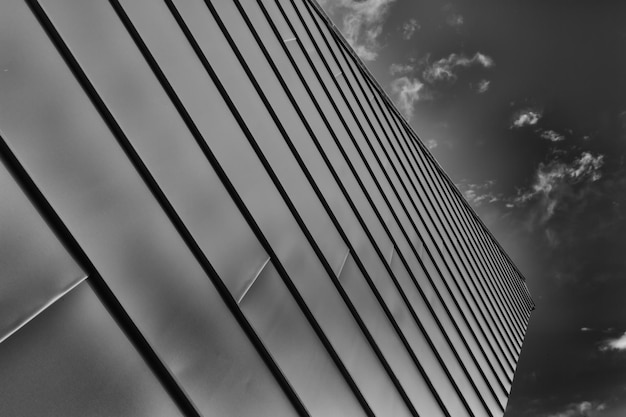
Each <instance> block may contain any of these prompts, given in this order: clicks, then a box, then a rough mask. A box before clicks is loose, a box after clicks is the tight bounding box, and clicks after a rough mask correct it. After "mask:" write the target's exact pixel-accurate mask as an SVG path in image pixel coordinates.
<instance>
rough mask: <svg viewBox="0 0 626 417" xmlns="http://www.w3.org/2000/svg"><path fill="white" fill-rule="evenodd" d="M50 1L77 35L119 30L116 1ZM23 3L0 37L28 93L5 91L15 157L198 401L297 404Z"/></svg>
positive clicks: (271, 407) (247, 407)
mask: <svg viewBox="0 0 626 417" xmlns="http://www.w3.org/2000/svg"><path fill="white" fill-rule="evenodd" d="M47 6H48V7H49V9H50V11H53V12H54V13H51V14H52V15H53V16H52V17H53V18H54V19H55V20H56V22H58V23H59V24H60V26H62V27H64V28H65V35H66V36H67V37H68V39H72V40H74V42H77V43H80V42H79V40H80V41H85V40H87V39H89V37H90V36H102V37H105V38H106V37H107V36H114V34H113V33H111V32H118V33H119V32H121V31H122V29H121V28H120V27H119V22H118V21H117V20H116V17H115V16H114V14H113V11H112V10H111V9H110V6H109V5H108V4H105V3H102V2H96V3H91V2H88V3H84V2H76V4H70V3H67V2H64V3H62V4H60V5H58V7H50V6H52V5H51V4H50V3H48V4H47ZM19 7H22V9H19ZM16 8H17V10H13V11H12V13H10V14H6V15H5V14H2V17H4V16H10V18H6V19H3V24H2V25H0V31H2V32H3V33H5V32H4V31H7V32H6V33H10V35H8V34H7V35H4V36H0V37H2V38H7V37H8V38H11V39H14V40H15V41H16V42H19V45H20V55H19V56H20V60H17V61H13V62H14V64H13V65H15V69H16V71H18V72H19V73H20V74H21V75H22V79H21V86H22V94H23V97H26V98H31V99H30V100H13V101H11V102H7V101H6V97H1V98H0V100H2V102H3V103H2V104H3V106H4V107H5V108H6V107H8V108H10V109H11V112H4V113H2V115H0V125H1V126H3V130H4V132H5V134H6V136H7V139H8V141H9V143H10V145H11V146H12V147H13V148H14V150H15V152H16V154H17V156H18V158H20V160H22V161H23V163H24V165H25V166H26V167H27V169H29V171H30V173H31V175H32V177H33V179H34V180H35V182H36V183H37V184H38V185H40V188H41V189H42V191H43V192H44V194H45V195H46V196H48V198H49V200H50V202H51V204H52V205H53V206H54V207H55V208H56V209H57V211H58V213H59V215H60V216H61V217H62V218H63V219H64V220H65V221H66V223H67V225H68V227H69V229H70V230H71V231H72V232H73V233H74V235H75V236H76V239H77V241H78V242H79V243H80V244H81V245H82V246H83V248H84V249H85V251H86V252H87V254H88V255H89V256H90V257H91V258H92V260H93V263H94V265H95V266H96V267H97V269H98V270H99V271H100V272H101V273H102V275H103V277H104V278H105V280H107V282H108V283H109V285H110V286H111V288H112V289H113V291H114V292H115V293H116V295H117V296H118V297H119V300H120V301H121V303H122V304H123V305H124V307H125V308H126V309H127V311H128V312H129V314H130V316H131V318H132V319H133V320H135V322H136V323H137V325H138V327H139V328H140V329H141V330H142V331H143V332H144V334H145V335H146V338H147V339H148V340H149V341H150V342H151V343H152V345H153V346H154V348H155V349H156V350H157V352H158V353H159V354H160V355H161V357H162V358H163V360H164V361H165V362H166V363H167V365H168V366H169V367H170V369H171V370H172V372H173V373H174V374H175V375H176V377H177V378H178V379H179V382H180V383H181V385H182V386H183V387H184V388H185V389H186V391H187V392H188V393H189V395H190V396H191V397H192V399H193V400H194V402H195V403H196V405H197V406H198V408H199V409H200V410H205V411H208V410H221V413H223V414H239V415H242V414H248V413H250V412H251V410H254V413H255V414H257V415H276V414H284V415H290V414H293V409H292V408H291V406H290V404H289V402H288V400H287V398H286V397H285V395H284V393H283V392H282V390H281V389H280V388H279V386H278V385H277V383H276V381H275V380H274V378H273V377H272V375H271V374H270V373H269V371H268V369H267V368H266V365H265V364H264V363H263V362H262V360H261V358H260V357H259V355H258V353H257V352H256V351H255V350H254V349H253V347H252V346H251V344H250V342H249V341H248V340H247V339H246V336H245V334H244V333H243V330H242V329H241V328H240V326H239V324H238V323H237V322H236V321H235V320H234V318H233V316H232V315H231V313H230V312H229V311H228V310H227V309H226V306H225V305H224V302H223V301H222V299H221V298H220V297H219V296H218V294H217V293H216V291H215V287H214V286H213V285H212V284H211V283H210V281H209V279H208V277H207V276H206V275H205V273H204V271H203V270H202V269H201V268H200V266H199V264H198V263H197V262H196V260H195V259H194V258H193V256H191V253H190V252H189V251H188V249H187V248H186V247H185V245H184V244H183V241H182V240H181V239H180V237H179V236H178V234H177V232H176V229H174V227H173V226H172V225H171V223H170V222H169V221H168V219H167V217H166V216H165V214H164V213H163V211H162V210H161V209H160V208H159V206H158V205H157V203H156V201H155V200H154V198H153V197H152V196H151V195H150V193H149V192H148V190H147V189H146V187H145V185H144V184H143V183H142V182H141V180H140V179H139V177H138V175H137V173H136V172H135V170H134V169H133V167H132V166H131V164H130V162H129V161H128V159H126V157H125V155H124V154H123V152H122V150H121V148H119V147H118V145H117V143H115V140H114V138H113V137H112V135H111V133H110V131H109V130H108V129H107V127H106V126H105V124H104V122H103V121H102V119H101V118H100V116H99V115H98V113H97V112H96V110H95V109H94V108H93V106H92V104H91V103H90V101H89V99H88V98H87V96H86V95H85V94H84V93H83V91H82V90H81V89H80V87H79V85H78V83H77V82H76V80H75V79H74V78H73V76H72V74H71V73H70V71H69V70H68V68H67V67H66V65H65V64H64V63H63V61H62V59H61V57H60V56H59V55H58V54H57V52H56V51H55V50H54V49H53V48H52V45H51V43H50V41H49V40H48V39H47V38H46V36H45V34H44V33H43V31H42V29H41V28H40V27H39V26H38V24H37V22H36V20H35V18H34V16H32V15H31V14H30V12H29V10H28V9H27V7H26V6H25V5H24V6H16ZM70 28H71V30H70ZM82 30H84V31H85V32H84V33H83V32H82ZM129 52H132V51H129ZM91 53H99V51H95V50H92V52H91ZM134 53H136V52H134ZM146 75H148V74H146ZM15 113H17V114H19V115H20V117H9V116H11V115H12V114H15ZM69 161H71V166H72V170H68V169H67V167H68V162H69ZM209 352H210V353H209Z"/></svg>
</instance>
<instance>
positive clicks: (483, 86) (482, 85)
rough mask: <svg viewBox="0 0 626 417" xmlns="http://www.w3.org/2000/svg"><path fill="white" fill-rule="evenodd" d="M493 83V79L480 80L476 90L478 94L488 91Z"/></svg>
mask: <svg viewBox="0 0 626 417" xmlns="http://www.w3.org/2000/svg"><path fill="white" fill-rule="evenodd" d="M490 85H491V81H488V80H480V81H479V82H478V84H477V85H476V91H477V92H478V94H483V93H486V92H487V90H489V86H490Z"/></svg>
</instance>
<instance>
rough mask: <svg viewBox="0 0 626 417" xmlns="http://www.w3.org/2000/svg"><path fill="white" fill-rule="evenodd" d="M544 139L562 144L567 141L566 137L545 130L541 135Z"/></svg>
mask: <svg viewBox="0 0 626 417" xmlns="http://www.w3.org/2000/svg"><path fill="white" fill-rule="evenodd" d="M539 136H541V138H542V139H545V140H549V141H550V142H560V141H562V140H564V139H565V136H563V135H561V134H560V133H558V132H555V131H554V130H543V131H541V133H540V134H539Z"/></svg>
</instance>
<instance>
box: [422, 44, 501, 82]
mask: <svg viewBox="0 0 626 417" xmlns="http://www.w3.org/2000/svg"><path fill="white" fill-rule="evenodd" d="M494 65H495V63H494V61H493V59H492V58H491V57H489V56H487V55H484V54H481V53H480V52H476V53H475V54H474V56H472V57H471V58H469V57H467V56H465V55H463V54H454V53H453V54H450V55H449V56H448V57H446V58H441V59H440V60H438V61H436V62H434V63H433V64H431V65H430V66H428V67H427V68H426V69H425V70H424V72H423V74H422V76H423V77H424V80H426V81H427V82H429V83H431V84H432V83H435V82H440V81H444V82H445V81H447V82H454V81H456V79H457V75H456V71H457V70H458V69H459V68H468V67H472V66H482V67H484V68H491V67H493V66H494Z"/></svg>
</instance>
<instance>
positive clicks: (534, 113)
mask: <svg viewBox="0 0 626 417" xmlns="http://www.w3.org/2000/svg"><path fill="white" fill-rule="evenodd" d="M541 116H543V115H542V114H541V112H540V111H539V110H533V109H524V110H520V111H518V112H517V113H515V115H514V116H513V122H512V124H511V128H515V127H524V126H533V125H536V124H537V122H539V119H541Z"/></svg>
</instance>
